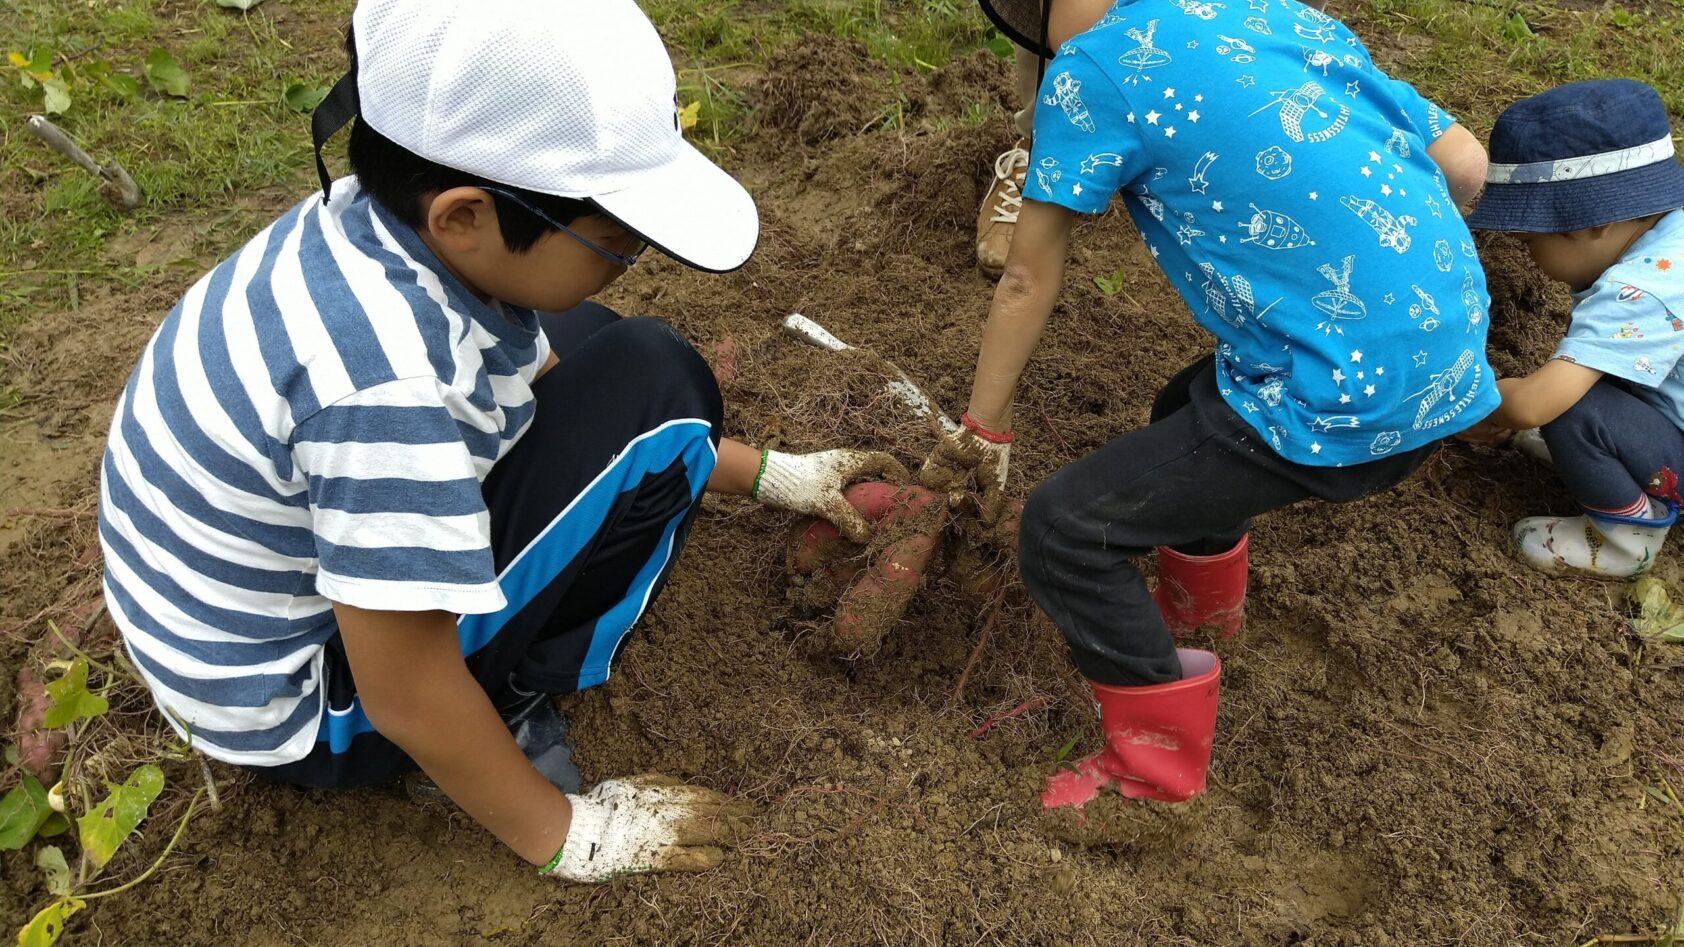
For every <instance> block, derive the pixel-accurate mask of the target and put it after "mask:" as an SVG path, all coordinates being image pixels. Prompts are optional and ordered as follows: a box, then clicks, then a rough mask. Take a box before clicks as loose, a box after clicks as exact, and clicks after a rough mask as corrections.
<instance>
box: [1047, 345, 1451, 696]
mask: <svg viewBox="0 0 1684 947" xmlns="http://www.w3.org/2000/svg"><path fill="white" fill-rule="evenodd" d="M1215 371H1216V370H1215V366H1214V360H1213V359H1212V358H1208V357H1207V358H1205V359H1202V360H1200V361H1198V362H1195V363H1194V364H1192V365H1189V366H1188V367H1187V368H1185V369H1183V370H1182V371H1181V373H1180V374H1178V375H1176V376H1175V377H1174V378H1173V379H1171V380H1170V382H1169V384H1167V385H1165V386H1164V388H1163V390H1162V391H1160V392H1159V393H1158V397H1157V400H1156V401H1154V402H1153V404H1152V423H1151V424H1148V425H1147V426H1145V427H1143V428H1140V429H1139V430H1136V431H1130V432H1128V433H1126V434H1124V435H1122V436H1121V437H1118V438H1116V439H1115V440H1113V441H1111V442H1110V443H1108V444H1106V445H1105V446H1104V447H1101V448H1100V449H1099V450H1096V451H1094V452H1093V453H1091V454H1089V455H1087V456H1086V457H1083V458H1082V459H1080V460H1078V461H1076V462H1075V463H1073V464H1071V465H1069V466H1068V467H1064V468H1061V469H1060V470H1058V471H1056V472H1055V473H1054V474H1053V475H1052V476H1050V477H1048V478H1047V479H1046V480H1044V481H1043V482H1042V483H1041V485H1040V486H1038V487H1036V488H1035V490H1034V492H1033V493H1031V494H1030V495H1029V502H1028V504H1027V505H1025V507H1024V509H1023V526H1022V529H1021V531H1020V532H1019V535H1018V567H1019V568H1020V569H1021V570H1022V572H1023V585H1024V588H1026V589H1028V591H1029V595H1030V597H1031V598H1033V599H1034V600H1035V604H1037V605H1039V606H1040V607H1041V610H1042V611H1044V612H1046V613H1047V617H1048V618H1051V619H1052V622H1053V624H1055V625H1057V626H1058V630H1059V631H1061V632H1063V633H1064V638H1065V641H1066V642H1067V643H1068V644H1069V646H1070V656H1071V657H1072V658H1073V659H1074V660H1075V662H1076V666H1077V667H1078V668H1080V669H1081V671H1082V674H1083V675H1085V676H1086V677H1087V678H1088V680H1091V681H1097V682H1098V683H1100V684H1109V685H1112V686H1114V687H1134V686H1141V685H1147V684H1162V683H1166V682H1169V681H1177V680H1180V679H1181V663H1180V661H1179V659H1177V657H1176V654H1175V640H1174V639H1173V638H1172V637H1171V636H1170V633H1169V628H1168V626H1166V625H1165V624H1164V619H1163V615H1162V614H1161V613H1160V612H1159V611H1158V606H1157V604H1156V603H1154V602H1153V601H1152V594H1151V592H1150V591H1149V590H1148V589H1147V587H1146V580H1145V579H1144V578H1143V577H1142V576H1141V575H1140V570H1138V569H1136V568H1135V567H1134V562H1133V560H1134V559H1135V558H1136V557H1137V556H1143V555H1145V554H1147V553H1149V552H1151V551H1152V548H1153V547H1154V546H1170V547H1172V548H1174V549H1176V550H1178V551H1180V552H1184V553H1186V554H1188V555H1194V556H1207V555H1214V554H1216V553H1219V552H1224V551H1226V550H1228V549H1232V548H1233V547H1234V544H1235V543H1237V542H1239V541H1240V537H1241V536H1244V535H1245V533H1246V531H1247V530H1248V529H1250V528H1251V518H1252V517H1254V516H1257V515H1258V514H1261V513H1267V512H1269V511H1271V510H1278V509H1280V508H1281V507H1284V506H1290V505H1292V504H1293V503H1296V502H1298V501H1299V500H1304V499H1308V498H1310V497H1315V498H1317V499H1322V500H1331V501H1333V502H1344V501H1347V500H1355V499H1357V498H1359V497H1364V496H1367V495H1369V494H1371V493H1374V492H1376V491H1378V490H1384V489H1387V488H1388V487H1391V486H1392V485H1394V484H1396V483H1397V482H1399V481H1400V480H1402V479H1404V478H1405V477H1407V476H1409V475H1410V474H1411V473H1412V472H1414V470H1415V468H1417V467H1419V466H1420V465H1421V463H1422V462H1423V461H1425V460H1426V459H1427V458H1428V457H1429V456H1431V455H1432V453H1433V451H1435V450H1437V449H1438V446H1439V445H1438V442H1434V443H1431V444H1427V445H1425V446H1422V447H1418V448H1416V449H1415V450H1412V451H1408V452H1405V453H1397V454H1391V455H1388V456H1386V457H1382V458H1380V459H1378V460H1374V461H1370V462H1369V463H1366V464H1356V465H1353V466H1349V467H1310V466H1307V465H1304V464H1295V463H1292V462H1291V461H1288V460H1286V459H1285V458H1283V457H1281V456H1280V455H1279V454H1277V453H1275V452H1274V451H1273V450H1271V449H1270V448H1269V444H1268V442H1267V441H1266V440H1265V439H1264V438H1263V437H1261V436H1260V435H1258V433H1257V432H1256V431H1255V430H1253V429H1252V427H1251V425H1249V424H1247V423H1246V422H1245V421H1244V420H1243V419H1241V418H1240V416H1239V415H1238V414H1235V413H1234V410H1233V409H1232V408H1230V407H1228V404H1227V402H1225V401H1223V400H1222V396H1221V395H1220V394H1218V393H1217V390H1216V377H1215Z"/></svg>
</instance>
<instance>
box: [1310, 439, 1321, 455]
mask: <svg viewBox="0 0 1684 947" xmlns="http://www.w3.org/2000/svg"><path fill="white" fill-rule="evenodd" d="M1310 453H1312V454H1319V453H1321V444H1319V443H1317V442H1315V441H1311V442H1310Z"/></svg>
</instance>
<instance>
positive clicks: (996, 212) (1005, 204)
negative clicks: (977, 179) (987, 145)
mask: <svg viewBox="0 0 1684 947" xmlns="http://www.w3.org/2000/svg"><path fill="white" fill-rule="evenodd" d="M1028 144H1029V143H1028V142H1027V141H1019V142H1018V143H1017V144H1016V145H1015V146H1013V147H1012V148H1011V150H1009V151H1006V152H1004V153H1002V154H1001V155H1000V157H998V158H996V159H994V183H993V184H992V185H990V186H989V188H988V193H987V194H986V195H985V196H984V197H983V199H982V210H981V211H980V212H978V213H977V217H976V265H977V268H978V269H980V270H982V272H983V273H985V274H987V276H988V278H989V279H999V278H1000V274H1001V273H1003V272H1005V269H1006V251H1007V250H1009V249H1011V245H1012V231H1013V230H1014V229H1016V227H1017V212H1018V210H1019V209H1020V208H1022V207H1023V182H1024V180H1025V178H1026V177H1027V175H1028V174H1029V149H1028Z"/></svg>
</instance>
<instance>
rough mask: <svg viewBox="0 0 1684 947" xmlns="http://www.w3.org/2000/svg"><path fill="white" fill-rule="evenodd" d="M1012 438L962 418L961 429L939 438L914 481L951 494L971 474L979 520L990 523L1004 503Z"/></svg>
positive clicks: (1007, 434)
mask: <svg viewBox="0 0 1684 947" xmlns="http://www.w3.org/2000/svg"><path fill="white" fill-rule="evenodd" d="M1011 457H1012V436H1011V434H1010V433H1004V434H1001V433H996V432H993V431H988V430H985V429H983V428H981V427H978V426H977V425H976V424H975V423H974V422H972V421H971V420H970V417H969V415H967V416H966V417H965V426H964V427H961V428H960V429H959V430H957V431H951V432H949V433H947V434H944V435H942V438H941V441H940V442H939V443H937V444H936V447H935V450H932V451H930V456H929V457H928V458H926V459H925V460H924V466H923V467H922V468H921V469H920V470H919V471H918V482H919V483H922V484H923V485H924V486H926V487H929V488H930V489H932V490H943V491H946V492H948V493H954V492H956V491H959V490H961V489H962V488H963V487H964V484H965V481H966V479H967V478H969V477H970V475H971V474H972V473H973V472H974V473H975V474H976V482H977V489H978V490H979V491H980V492H981V493H982V521H983V522H984V523H992V522H994V521H995V520H996V519H998V518H999V516H1000V510H1001V508H1002V507H1003V506H1004V505H1005V502H1006V472H1007V470H1008V469H1009V468H1010V467H1011Z"/></svg>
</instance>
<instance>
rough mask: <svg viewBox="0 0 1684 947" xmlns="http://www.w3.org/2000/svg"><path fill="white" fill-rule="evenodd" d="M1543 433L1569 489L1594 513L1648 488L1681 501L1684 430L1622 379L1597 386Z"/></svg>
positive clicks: (1630, 500) (1629, 501)
mask: <svg viewBox="0 0 1684 947" xmlns="http://www.w3.org/2000/svg"><path fill="white" fill-rule="evenodd" d="M1543 434H1544V443H1545V444H1548V445H1549V449H1550V457H1551V458H1552V459H1553V460H1554V461H1555V469H1556V470H1557V471H1558V472H1560V474H1561V479H1562V481H1563V482H1564V483H1566V484H1567V492H1568V493H1571V494H1572V495H1573V499H1574V500H1575V501H1577V502H1578V504H1579V505H1580V506H1583V507H1585V508H1586V509H1587V510H1589V511H1590V512H1592V513H1595V512H1598V511H1604V510H1624V509H1627V508H1629V507H1631V506H1632V505H1633V504H1635V503H1636V502H1637V499H1638V497H1639V496H1641V495H1642V494H1645V493H1647V494H1649V495H1651V496H1655V497H1660V498H1661V499H1663V500H1670V501H1672V502H1673V503H1679V502H1680V501H1679V496H1678V477H1679V474H1680V473H1684V431H1680V430H1679V429H1678V425H1676V424H1674V423H1673V422H1672V419H1671V418H1668V417H1667V416H1666V415H1665V414H1662V413H1661V411H1660V409H1659V408H1657V407H1655V406H1654V405H1652V404H1650V403H1649V402H1647V401H1644V400H1643V399H1642V398H1639V397H1638V396H1637V395H1635V394H1632V392H1631V390H1630V389H1629V388H1627V387H1626V386H1625V385H1624V384H1622V383H1620V382H1616V381H1612V380H1610V379H1608V378H1603V379H1602V380H1601V381H1599V382H1597V383H1596V384H1595V385H1593V386H1591V389H1590V391H1587V392H1585V396H1584V397H1583V398H1580V399H1579V402H1578V404H1575V405H1573V406H1572V407H1571V408H1568V409H1567V412H1566V413H1565V414H1563V415H1562V416H1561V417H1559V418H1556V419H1555V420H1554V421H1551V422H1550V423H1548V424H1546V425H1544V427H1543Z"/></svg>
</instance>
